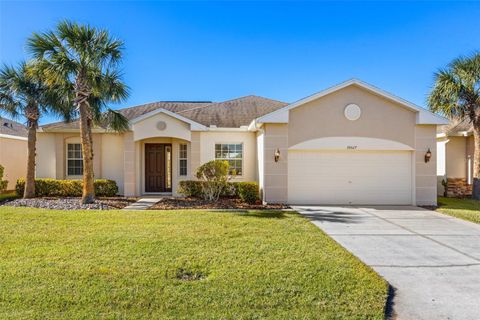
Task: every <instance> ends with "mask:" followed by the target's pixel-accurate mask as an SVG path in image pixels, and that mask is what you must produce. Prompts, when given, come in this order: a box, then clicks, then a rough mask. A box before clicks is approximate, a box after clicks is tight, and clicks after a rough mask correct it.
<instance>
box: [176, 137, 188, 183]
mask: <svg viewBox="0 0 480 320" xmlns="http://www.w3.org/2000/svg"><path fill="white" fill-rule="evenodd" d="M178 160H179V166H178V167H179V170H180V172H179V174H180V175H181V176H186V175H187V172H188V170H187V145H186V144H181V145H180V148H179V155H178Z"/></svg>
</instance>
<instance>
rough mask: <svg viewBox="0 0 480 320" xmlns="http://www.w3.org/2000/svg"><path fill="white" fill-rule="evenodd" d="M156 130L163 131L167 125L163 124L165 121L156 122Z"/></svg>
mask: <svg viewBox="0 0 480 320" xmlns="http://www.w3.org/2000/svg"><path fill="white" fill-rule="evenodd" d="M157 129H158V130H160V131H163V130H165V129H167V124H166V123H165V121H158V122H157Z"/></svg>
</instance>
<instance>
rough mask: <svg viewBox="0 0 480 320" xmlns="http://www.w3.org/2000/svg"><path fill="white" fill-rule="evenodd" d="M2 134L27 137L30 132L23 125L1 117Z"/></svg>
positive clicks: (0, 129) (0, 130) (0, 131)
mask: <svg viewBox="0 0 480 320" xmlns="http://www.w3.org/2000/svg"><path fill="white" fill-rule="evenodd" d="M0 133H1V134H8V135H11V136H17V137H26V136H27V134H28V131H27V128H26V127H25V126H24V125H23V124H21V123H18V122H16V121H13V120H10V119H6V118H2V117H0Z"/></svg>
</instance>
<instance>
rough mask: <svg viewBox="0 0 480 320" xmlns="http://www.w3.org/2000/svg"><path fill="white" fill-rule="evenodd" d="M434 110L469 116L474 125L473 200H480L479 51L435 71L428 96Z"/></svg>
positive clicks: (452, 114)
mask: <svg viewBox="0 0 480 320" xmlns="http://www.w3.org/2000/svg"><path fill="white" fill-rule="evenodd" d="M428 104H429V106H430V109H431V110H432V111H434V112H440V113H443V114H444V115H445V116H447V117H449V118H460V119H469V120H470V122H471V123H472V125H473V137H474V143H475V151H474V158H473V192H472V197H473V198H474V199H477V200H478V199H480V180H479V178H480V53H478V52H477V53H474V54H472V55H471V56H467V57H459V58H457V59H455V60H453V61H452V62H451V63H450V64H449V65H448V66H447V67H446V68H444V69H440V70H439V71H438V72H437V73H435V84H434V87H433V89H432V92H431V93H430V95H429V96H428Z"/></svg>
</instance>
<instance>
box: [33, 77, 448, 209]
mask: <svg viewBox="0 0 480 320" xmlns="http://www.w3.org/2000/svg"><path fill="white" fill-rule="evenodd" d="M119 111H120V112H121V113H122V114H123V115H125V116H126V117H127V118H128V119H129V120H130V125H131V130H130V131H128V132H126V133H124V134H116V133H112V132H107V131H105V130H104V129H102V128H96V129H95V130H94V135H93V143H94V170H95V174H96V177H98V178H108V179H113V180H115V181H117V183H118V185H119V188H120V193H121V194H124V195H128V196H133V195H137V196H138V195H148V194H165V193H166V194H170V193H171V194H173V195H177V188H178V183H179V181H181V180H188V179H193V178H194V173H195V170H196V168H197V167H198V166H200V165H201V164H203V163H205V162H207V161H209V160H213V159H225V160H228V161H229V163H230V165H231V167H232V168H233V169H235V170H236V172H237V174H238V175H237V176H236V178H235V180H236V181H258V182H259V184H260V188H261V197H262V199H263V201H265V202H271V203H275V202H277V203H291V204H294V203H295V204H319V203H320V204H355V205H362V204H365V205H367V204H398V205H407V204H408V205H410V204H418V205H434V204H436V196H437V185H436V182H437V181H436V179H437V178H436V126H437V125H438V124H446V123H447V121H446V119H444V118H442V117H440V116H438V115H435V114H432V113H430V112H429V111H427V110H425V109H422V108H420V107H418V106H415V105H414V104H412V103H409V102H407V101H405V100H403V99H400V98H398V97H396V96H393V95H391V94H389V93H386V92H384V91H382V90H380V89H378V88H376V87H373V86H371V85H368V84H366V83H364V82H362V81H359V80H349V81H346V82H344V83H342V84H339V85H337V86H335V87H332V88H330V89H327V90H325V91H322V92H320V93H317V94H314V95H312V96H309V97H307V98H304V99H302V100H299V101H297V102H294V103H292V104H287V103H284V102H279V101H275V100H271V99H267V98H262V97H258V96H247V97H243V98H238V99H234V100H229V101H225V102H217V103H212V102H157V103H150V104H146V105H141V106H137V107H132V108H126V109H121V110H119ZM40 131H41V132H39V134H38V151H37V157H38V159H37V176H38V177H49V178H58V179H63V178H67V179H78V178H80V177H81V174H82V154H81V148H80V145H79V143H80V137H79V130H78V122H72V123H54V124H49V125H45V126H43V127H42V128H41V130H40ZM428 150H430V151H431V153H432V154H433V156H432V158H431V160H430V161H429V162H425V160H424V159H425V155H426V153H427V152H428Z"/></svg>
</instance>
